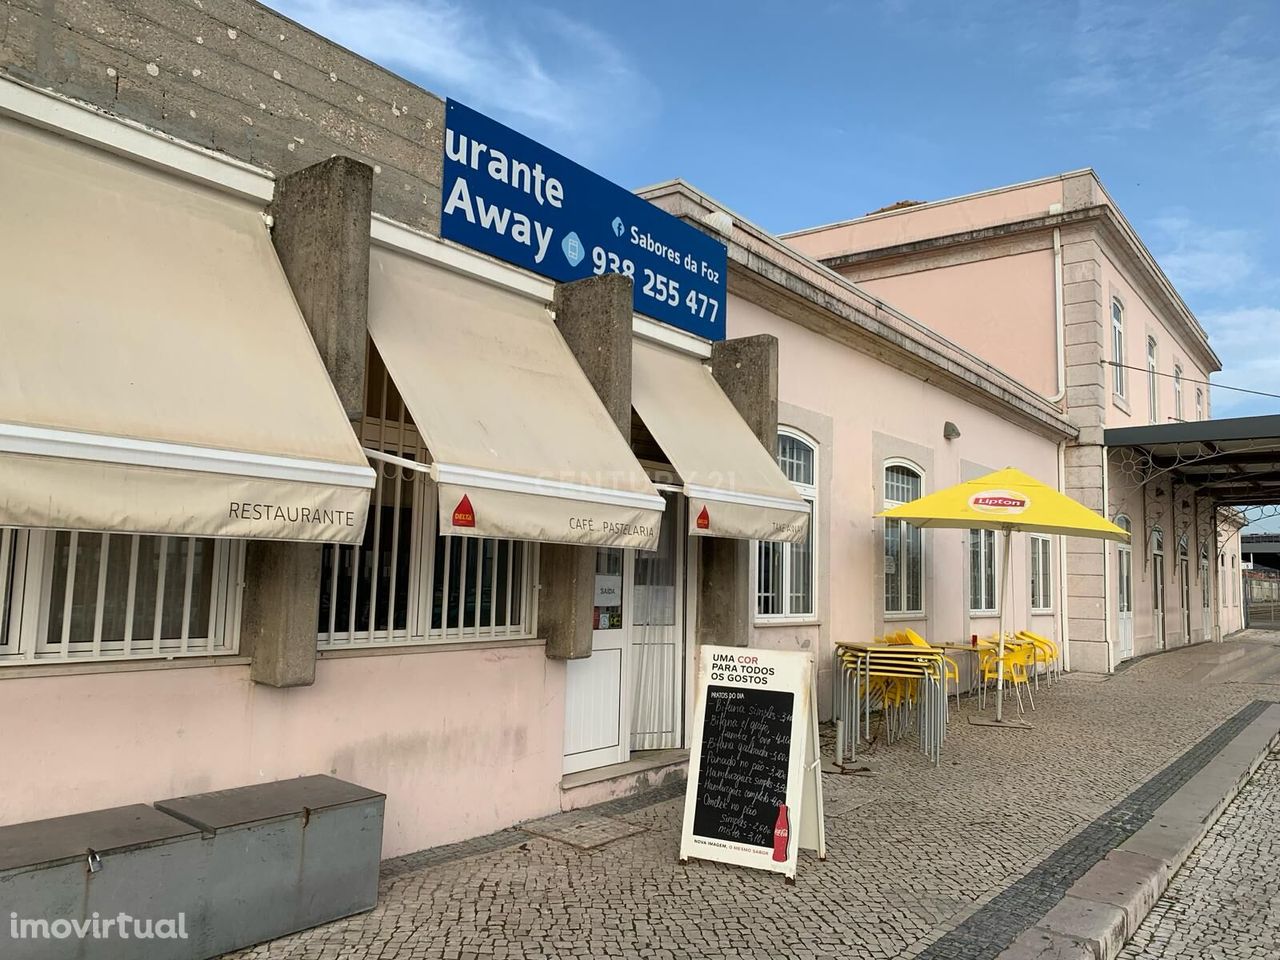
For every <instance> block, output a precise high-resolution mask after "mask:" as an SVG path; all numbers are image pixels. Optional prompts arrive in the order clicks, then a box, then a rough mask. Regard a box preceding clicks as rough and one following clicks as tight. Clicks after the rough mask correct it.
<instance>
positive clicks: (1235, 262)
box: [1151, 213, 1256, 294]
mask: <svg viewBox="0 0 1280 960" xmlns="http://www.w3.org/2000/svg"><path fill="white" fill-rule="evenodd" d="M1151 226H1152V234H1151V235H1152V243H1151V245H1152V247H1153V248H1154V250H1155V256H1156V260H1158V261H1159V263H1160V266H1161V267H1162V268H1163V269H1164V272H1165V273H1166V274H1167V275H1168V277H1169V279H1170V280H1172V281H1173V285H1174V286H1175V287H1177V288H1178V290H1179V292H1181V293H1183V294H1187V293H1206V292H1225V291H1228V290H1231V289H1232V288H1234V287H1236V286H1237V285H1238V284H1240V283H1241V282H1242V281H1244V280H1247V279H1249V277H1250V276H1251V275H1252V274H1253V272H1254V268H1255V266H1256V262H1255V260H1254V254H1253V249H1254V238H1253V237H1252V235H1251V234H1250V233H1249V232H1248V231H1247V230H1237V229H1220V228H1214V227H1206V226H1203V225H1202V224H1199V223H1196V222H1194V221H1193V220H1191V219H1190V218H1189V217H1187V216H1185V215H1184V214H1181V213H1171V214H1166V215H1164V216H1161V217H1157V218H1156V219H1155V220H1153V221H1151Z"/></svg>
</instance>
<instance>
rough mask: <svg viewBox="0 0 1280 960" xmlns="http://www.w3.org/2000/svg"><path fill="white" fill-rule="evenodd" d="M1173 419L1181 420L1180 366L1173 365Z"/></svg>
mask: <svg viewBox="0 0 1280 960" xmlns="http://www.w3.org/2000/svg"><path fill="white" fill-rule="evenodd" d="M1173 418H1174V419H1175V420H1181V419H1182V365H1181V364H1176V363H1175V364H1174V365H1173Z"/></svg>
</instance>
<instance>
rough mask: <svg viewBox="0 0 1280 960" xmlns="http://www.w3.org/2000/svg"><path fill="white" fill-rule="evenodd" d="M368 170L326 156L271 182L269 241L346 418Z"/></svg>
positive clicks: (361, 314) (357, 335) (362, 289)
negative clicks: (318, 161)
mask: <svg viewBox="0 0 1280 960" xmlns="http://www.w3.org/2000/svg"><path fill="white" fill-rule="evenodd" d="M372 203H373V169H372V168H371V167H367V166H365V165H364V164H363V163H360V162H359V161H356V160H352V159H351V158H350V157H331V158H329V159H328V160H325V161H323V162H321V163H317V164H316V165H315V166H312V167H307V168H305V169H303V170H299V171H298V172H297V173H293V174H290V175H289V176H287V177H282V178H280V179H279V180H277V181H276V192H275V199H274V200H273V201H272V204H271V216H272V219H273V221H274V225H273V226H272V230H271V239H272V242H273V243H274V244H275V248H276V254H277V255H278V256H279V257H280V264H281V265H282V266H283V267H284V272H285V276H287V277H288V278H289V284H290V286H292V287H293V293H294V296H295V297H297V299H298V306H299V307H300V308H301V309H302V315H303V316H304V317H306V319H307V326H309V327H310V328H311V336H312V337H313V338H314V339H315V341H316V347H317V348H318V349H319V350H320V357H321V359H322V360H324V365H325V368H326V369H327V370H328V371H329V378H330V379H331V380H332V381H333V386H334V388H335V389H336V390H337V391H338V399H340V400H341V401H342V406H343V409H345V410H346V411H347V416H348V417H349V418H350V419H351V421H352V422H355V421H358V420H359V419H360V418H361V416H363V415H364V366H365V351H366V345H367V342H368V336H369V325H368V313H369V215H370V212H371V210H372Z"/></svg>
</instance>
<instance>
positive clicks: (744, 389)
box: [697, 334, 778, 647]
mask: <svg viewBox="0 0 1280 960" xmlns="http://www.w3.org/2000/svg"><path fill="white" fill-rule="evenodd" d="M711 373H712V376H714V377H715V378H716V382H717V383H718V384H719V385H720V389H722V390H723V391H724V392H725V395H726V396H727V397H728V398H729V400H730V401H731V402H732V403H733V405H734V407H735V408H736V409H737V411H738V413H739V414H741V416H742V419H743V420H745V421H746V422H747V426H749V427H750V428H751V432H752V433H754V434H755V435H756V437H757V438H758V439H759V440H760V443H761V444H762V445H763V446H764V448H765V449H766V450H768V451H769V452H770V454H773V453H774V452H775V451H776V450H777V446H778V340H777V338H776V337H773V336H770V335H768V334H761V335H759V336H754V337H741V338H739V339H736V340H724V341H722V342H720V343H717V344H713V345H712V347H711ZM700 541H701V544H702V547H701V555H700V558H699V561H700V562H699V565H698V623H697V638H698V642H699V643H712V644H718V645H720V646H726V647H742V646H746V645H747V641H748V639H749V638H750V635H751V616H752V612H751V542H750V541H749V540H731V539H727V538H721V537H701V538H700Z"/></svg>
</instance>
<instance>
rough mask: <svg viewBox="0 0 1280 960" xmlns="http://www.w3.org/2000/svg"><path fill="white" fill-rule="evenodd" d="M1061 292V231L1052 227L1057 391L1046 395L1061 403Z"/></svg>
mask: <svg viewBox="0 0 1280 960" xmlns="http://www.w3.org/2000/svg"><path fill="white" fill-rule="evenodd" d="M1063 299H1064V297H1063V293H1062V231H1061V230H1060V229H1059V228H1057V227H1054V228H1053V322H1054V328H1055V332H1056V334H1057V340H1058V343H1057V347H1058V356H1057V360H1058V392H1057V393H1055V394H1054V395H1053V396H1052V397H1046V399H1047V400H1048V401H1049V402H1050V403H1061V402H1062V398H1063V397H1065V396H1066V395H1067V316H1066V308H1065V307H1064V306H1063V303H1062V301H1063Z"/></svg>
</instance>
